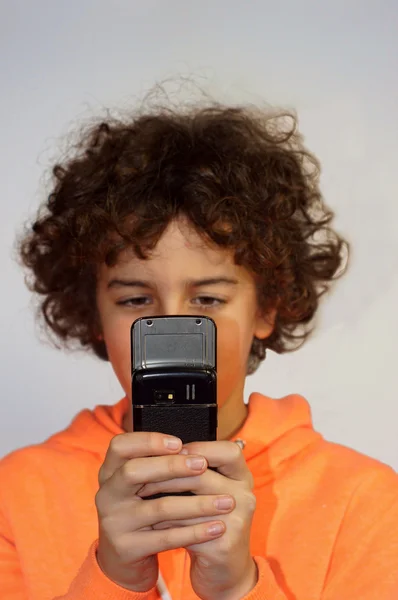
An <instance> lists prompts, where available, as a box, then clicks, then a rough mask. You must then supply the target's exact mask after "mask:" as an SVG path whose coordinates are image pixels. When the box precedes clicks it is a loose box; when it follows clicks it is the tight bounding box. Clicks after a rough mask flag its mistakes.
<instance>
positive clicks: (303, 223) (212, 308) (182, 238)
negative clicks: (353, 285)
mask: <svg viewBox="0 0 398 600" xmlns="http://www.w3.org/2000/svg"><path fill="white" fill-rule="evenodd" d="M284 116H288V115H285V114H284V113H277V112H269V113H256V112H254V111H250V110H248V109H243V108H228V107H223V106H218V105H216V106H211V107H207V108H196V109H193V110H189V111H184V110H183V109H181V110H180V111H176V112H173V111H171V110H163V111H162V110H158V111H155V112H149V113H147V114H143V115H137V116H135V117H132V118H131V120H129V121H126V122H116V121H112V120H109V121H107V122H105V123H101V124H100V125H98V126H94V127H92V128H91V129H90V130H89V131H88V133H87V134H85V135H82V136H81V138H80V145H79V147H78V148H77V152H75V154H74V155H73V156H71V157H70V159H69V160H66V161H65V162H64V164H63V165H57V166H56V167H55V168H54V171H53V172H54V188H53V191H52V193H51V195H50V197H49V199H48V201H47V203H46V206H45V207H44V210H43V211H42V212H41V214H40V215H39V216H38V218H37V220H36V221H35V222H34V223H33V225H32V228H31V231H30V232H29V233H28V234H27V235H26V237H25V238H24V239H23V240H22V242H21V256H22V259H23V261H24V264H25V265H26V266H27V267H28V268H29V269H30V271H31V274H32V278H31V286H32V289H33V290H34V291H35V292H37V293H38V294H41V295H42V296H43V302H42V306H41V308H42V314H43V316H44V318H45V321H46V323H47V324H48V325H49V327H50V328H51V329H52V330H53V332H55V333H56V334H57V335H58V336H59V338H61V339H63V340H65V341H69V340H78V341H79V342H80V344H82V345H83V346H87V347H89V348H92V349H93V350H94V352H95V353H96V354H97V355H98V356H99V357H101V358H103V359H105V360H109V361H110V362H111V364H112V366H113V369H114V371H115V373H116V375H117V377H118V379H119V381H120V383H121V385H122V387H123V389H124V391H125V393H126V397H125V398H124V399H123V400H121V401H120V402H119V403H118V404H116V405H115V406H99V407H97V408H96V409H95V410H94V411H88V410H86V411H83V412H81V413H80V414H79V415H77V417H76V418H75V419H74V421H73V422H72V424H71V425H70V426H69V427H68V428H67V429H66V430H65V431H63V432H60V433H58V434H56V435H54V436H52V437H51V438H50V439H49V440H47V441H46V442H44V443H43V444H39V445H36V446H33V447H30V448H25V449H22V450H19V451H17V452H14V453H11V454H10V455H8V456H7V457H6V458H4V459H3V461H2V462H1V465H0V469H1V481H2V490H1V495H0V580H1V582H2V586H3V597H5V598H31V599H33V600H39V599H40V600H44V599H52V598H55V597H58V598H63V599H64V600H81V599H83V598H84V599H85V600H87V599H91V598H92V599H93V600H94V599H95V600H101V599H103V600H105V599H111V598H112V599H114V600H119V599H120V600H138V599H142V600H155V599H158V598H160V597H163V598H170V597H172V598H174V599H175V598H182V599H184V600H189V599H193V598H201V599H203V600H213V599H214V600H238V599H242V598H244V599H246V600H287V599H289V600H292V599H295V600H315V599H317V600H318V599H322V600H332V599H333V600H348V599H350V600H351V599H353V598H355V599H356V598H358V599H359V598H361V599H362V600H373V599H376V598H377V600H381V599H383V600H384V599H385V600H390V599H391V600H392V598H397V597H398V477H397V476H396V474H395V473H394V472H393V471H392V469H390V468H389V467H387V466H385V465H383V464H381V463H378V462H377V461H374V460H372V459H370V458H367V457H364V456H362V455H360V454H359V453H356V452H354V451H351V450H349V449H347V448H343V447H341V446H338V445H335V444H332V443H329V442H326V441H325V440H324V439H323V438H322V437H321V435H320V434H318V433H316V432H315V431H314V429H313V427H312V423H311V417H310V411H309V407H308V404H307V402H306V400H305V399H304V398H302V397H301V396H299V395H296V394H292V395H290V396H288V397H286V398H282V399H278V400H273V399H271V398H268V397H266V396H264V395H261V394H259V393H258V394H253V395H252V396H251V398H250V401H249V406H248V407H247V406H246V405H245V404H244V403H243V388H244V382H245V377H246V375H247V374H250V373H252V372H253V371H254V370H255V369H256V368H257V367H258V365H259V363H260V362H261V360H263V359H264V358H265V352H266V349H267V348H270V349H272V350H274V351H276V352H279V353H282V352H285V351H288V350H292V349H295V348H297V346H298V345H299V344H300V343H302V342H303V341H305V339H306V338H307V337H308V335H309V326H310V324H311V322H312V320H313V317H314V315H315V313H316V310H317V307H318V302H319V298H320V296H321V295H322V294H323V293H324V292H326V291H327V290H328V288H329V287H330V285H331V282H332V280H334V279H336V277H337V275H338V274H340V273H341V272H342V269H341V265H342V260H343V259H342V251H343V249H344V246H346V242H345V241H344V240H343V239H342V238H341V237H340V236H339V235H338V234H337V233H336V232H335V231H334V230H333V229H332V228H331V226H330V223H331V220H332V217H333V213H332V212H331V211H329V210H328V209H327V208H326V206H325V204H324V202H323V199H322V196H321V194H320V191H319V165H318V163H317V160H316V159H315V157H314V156H313V155H312V154H311V153H310V152H308V151H307V150H306V149H305V147H304V146H303V142H302V138H301V136H300V135H299V134H298V133H297V131H296V122H295V118H294V116H293V115H290V116H291V118H292V120H293V126H292V128H291V129H290V130H288V131H286V127H285V125H286V123H285V120H284V119H283V117H284ZM282 126H283V127H282ZM160 314H193V315H198V314H199V315H203V314H207V315H209V316H211V317H212V318H213V319H214V320H215V321H216V324H217V332H218V342H217V343H218V347H217V351H218V383H217V386H218V388H217V394H218V404H219V430H218V440H217V441H216V442H208V443H193V444H187V445H186V446H185V447H183V446H182V443H181V440H178V439H176V438H172V437H171V436H164V435H161V434H155V433H153V434H144V433H139V432H134V431H133V423H132V415H131V391H130V346H129V334H130V327H131V324H132V322H133V321H134V320H135V319H136V318H138V317H141V316H151V315H160ZM234 442H238V443H234ZM209 467H213V469H210V468H209ZM184 490H190V491H193V492H194V495H193V496H188V497H186V496H181V497H173V496H166V497H164V498H160V499H150V500H148V499H145V498H146V496H149V495H151V494H154V493H157V492H160V491H162V492H175V491H184ZM159 567H160V571H159ZM159 573H161V574H162V575H161V576H159Z"/></svg>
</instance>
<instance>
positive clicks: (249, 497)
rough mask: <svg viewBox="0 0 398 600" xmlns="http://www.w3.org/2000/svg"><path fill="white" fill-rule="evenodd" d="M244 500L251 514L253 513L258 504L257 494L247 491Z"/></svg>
mask: <svg viewBox="0 0 398 600" xmlns="http://www.w3.org/2000/svg"><path fill="white" fill-rule="evenodd" d="M244 500H245V505H246V507H247V509H248V511H249V512H250V514H253V513H254V511H255V510H256V506H257V498H256V496H255V495H254V494H253V492H245V495H244Z"/></svg>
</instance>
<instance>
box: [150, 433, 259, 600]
mask: <svg viewBox="0 0 398 600" xmlns="http://www.w3.org/2000/svg"><path fill="white" fill-rule="evenodd" d="M184 449H186V450H187V451H188V452H187V453H189V454H196V455H201V456H204V457H205V458H206V460H207V462H208V465H209V467H214V468H216V469H217V471H212V470H210V469H207V470H206V471H205V472H204V473H203V474H202V475H197V476H193V477H185V478H181V479H172V480H169V481H164V482H159V483H151V484H147V485H146V486H145V487H144V488H142V490H141V491H140V492H139V495H140V496H149V495H151V494H157V493H159V492H166V493H170V492H182V491H192V492H194V493H195V494H196V495H201V494H203V495H207V494H214V495H216V494H217V495H219V494H226V495H227V496H231V497H232V498H233V499H234V503H235V508H234V510H233V511H232V512H230V513H229V514H227V515H223V516H222V518H221V519H220V520H222V521H224V523H225V526H226V531H225V533H224V535H222V536H221V537H220V538H218V539H215V540H211V541H207V542H204V543H201V544H195V545H193V546H189V547H187V548H186V549H187V551H188V552H189V554H190V557H191V583H192V587H193V589H194V591H195V593H196V594H197V595H198V596H199V597H200V598H202V600H214V599H217V600H239V599H240V598H243V597H244V596H245V595H246V594H248V593H249V592H250V591H251V590H252V589H253V588H254V586H255V585H256V583H257V567H256V564H255V562H254V560H253V558H252V556H251V554H250V529H251V524H252V520H253V515H254V510H255V506H256V498H255V496H254V494H253V492H252V489H253V476H252V474H251V472H250V471H249V469H248V467H247V465H246V461H245V459H244V456H243V453H242V450H241V449H240V447H239V446H238V445H237V444H235V443H234V442H228V441H217V442H194V443H191V444H186V445H185V446H184ZM183 452H184V450H183ZM184 453H185V452H184ZM205 520H206V519H205V518H202V519H192V520H181V521H168V522H167V521H164V522H163V523H159V524H157V525H154V526H153V528H154V529H167V528H169V527H176V526H180V527H184V526H185V525H191V524H194V523H197V522H200V521H205ZM207 520H209V519H207Z"/></svg>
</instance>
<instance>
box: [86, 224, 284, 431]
mask: <svg viewBox="0 0 398 600" xmlns="http://www.w3.org/2000/svg"><path fill="white" fill-rule="evenodd" d="M206 280H207V282H206ZM97 306H98V311H99V316H100V321H101V326H102V335H103V339H104V341H105V344H106V347H107V351H108V356H109V359H110V361H111V363H112V366H113V369H114V371H115V373H116V375H117V377H118V379H119V381H120V383H121V385H122V387H123V389H124V391H125V393H126V395H127V396H128V398H129V399H131V389H130V388H131V367H130V328H131V325H132V323H133V321H135V319H137V318H138V317H147V316H155V315H178V314H183V315H189V314H192V315H198V314H199V315H208V316H209V317H211V318H212V319H214V321H215V322H216V325H217V399H218V404H219V409H220V411H219V424H220V428H221V429H222V428H223V414H224V418H226V415H227V412H228V414H229V417H228V419H229V420H230V419H231V414H232V415H233V414H234V412H233V411H234V409H235V414H237V415H238V414H239V411H240V410H241V407H242V406H243V388H244V382H245V377H246V369H247V360H248V356H249V353H250V348H251V345H252V340H253V337H254V336H256V337H258V338H261V339H264V338H266V337H268V336H269V335H270V334H271V332H272V328H273V325H272V319H273V318H274V315H269V316H268V319H265V318H262V317H261V315H260V313H259V309H258V305H257V297H256V286H255V282H254V278H253V277H252V276H251V274H250V273H249V272H248V271H247V270H246V269H245V268H243V267H240V266H237V265H235V264H234V260H233V252H231V251H229V250H228V251H227V250H224V249H222V248H219V247H215V246H211V245H209V244H206V243H205V242H203V240H202V239H201V238H200V237H199V235H198V234H197V233H196V232H195V230H194V229H193V228H192V227H191V226H190V225H189V224H188V223H187V222H186V221H184V220H178V221H173V222H172V223H171V224H170V225H169V226H168V228H167V229H166V231H165V233H164V234H163V236H162V237H161V238H160V240H159V242H158V244H157V246H156V247H155V249H154V250H153V252H152V253H151V254H150V257H149V258H148V259H147V260H141V259H139V258H137V257H136V256H135V255H134V254H133V252H132V251H130V250H126V251H124V252H123V253H121V255H120V256H119V260H118V262H117V264H116V265H115V266H113V267H108V266H106V265H105V264H104V265H102V266H101V267H100V270H99V276H98V285H97ZM223 407H224V410H223ZM231 409H232V410H231ZM237 409H239V410H237ZM239 424H240V423H237V424H236V425H237V426H239ZM231 427H233V423H231V425H230V426H229V428H231ZM232 431H233V429H232ZM232 431H231V432H230V433H232ZM219 433H220V431H219Z"/></svg>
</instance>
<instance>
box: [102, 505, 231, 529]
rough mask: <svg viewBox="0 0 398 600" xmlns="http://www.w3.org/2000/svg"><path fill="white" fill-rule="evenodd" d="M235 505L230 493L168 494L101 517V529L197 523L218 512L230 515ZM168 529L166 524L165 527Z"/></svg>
mask: <svg viewBox="0 0 398 600" xmlns="http://www.w3.org/2000/svg"><path fill="white" fill-rule="evenodd" d="M234 508H235V500H234V498H232V497H231V496H190V497H181V498H175V497H170V496H165V497H164V498H158V499H156V500H148V501H144V500H141V501H135V502H133V503H130V504H129V505H128V506H127V505H126V506H125V507H124V508H123V509H122V510H119V511H118V513H117V514H116V515H115V514H113V515H112V516H109V517H105V518H104V519H102V524H101V526H102V528H103V529H105V530H106V529H107V528H108V526H109V528H112V531H113V535H115V532H116V533H118V532H119V533H123V532H126V531H131V532H132V531H138V530H141V529H144V528H157V525H158V523H166V522H167V523H168V527H167V528H170V527H182V526H183V525H195V524H197V523H202V522H203V520H206V521H209V519H210V518H213V520H214V517H217V516H218V515H223V514H228V513H230V512H231V511H232V510H234ZM162 529H165V527H162Z"/></svg>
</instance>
